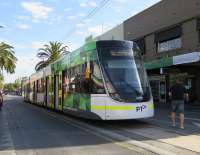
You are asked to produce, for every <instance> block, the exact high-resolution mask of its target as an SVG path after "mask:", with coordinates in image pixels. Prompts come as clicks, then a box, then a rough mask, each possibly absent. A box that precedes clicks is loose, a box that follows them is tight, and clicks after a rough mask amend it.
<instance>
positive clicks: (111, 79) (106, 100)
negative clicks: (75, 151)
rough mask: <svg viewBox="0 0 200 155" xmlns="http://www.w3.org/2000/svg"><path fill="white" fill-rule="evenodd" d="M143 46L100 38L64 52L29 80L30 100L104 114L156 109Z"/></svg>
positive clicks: (116, 116) (129, 115)
mask: <svg viewBox="0 0 200 155" xmlns="http://www.w3.org/2000/svg"><path fill="white" fill-rule="evenodd" d="M139 53H140V51H139V48H138V46H137V45H136V44H135V43H134V42H130V41H113V40H112V41H94V42H89V43H86V44H85V45H84V46H82V47H81V48H79V49H77V50H75V51H74V52H71V53H69V54H67V55H63V56H62V58H60V59H59V60H57V61H56V62H54V63H53V64H51V65H49V66H47V67H46V68H44V69H43V70H41V71H39V72H37V73H35V74H33V75H32V76H30V78H29V79H28V80H27V81H26V82H25V83H24V91H25V92H24V93H23V94H25V96H24V98H25V100H26V101H29V102H31V103H34V104H39V105H41V106H44V107H47V108H50V109H54V110H58V111H62V112H64V113H69V114H72V115H76V116H80V117H84V118H89V119H102V120H120V119H139V118H147V117H152V116H153V115H154V104H153V99H152V95H151V90H150V86H149V83H148V79H147V75H146V71H145V68H144V65H143V62H142V60H141V57H140V55H139Z"/></svg>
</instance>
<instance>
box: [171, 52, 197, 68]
mask: <svg viewBox="0 0 200 155" xmlns="http://www.w3.org/2000/svg"><path fill="white" fill-rule="evenodd" d="M198 61H200V52H192V53H187V54H183V55H178V56H174V57H173V65H179V64H186V63H193V62H198Z"/></svg>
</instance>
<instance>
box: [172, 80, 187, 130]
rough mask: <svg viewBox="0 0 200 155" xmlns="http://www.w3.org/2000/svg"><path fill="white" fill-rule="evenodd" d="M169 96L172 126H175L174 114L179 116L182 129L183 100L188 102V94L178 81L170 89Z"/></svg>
mask: <svg viewBox="0 0 200 155" xmlns="http://www.w3.org/2000/svg"><path fill="white" fill-rule="evenodd" d="M169 96H170V98H171V105H172V113H171V118H172V126H173V127H175V126H176V113H177V112H178V113H179V115H180V128H181V129H184V100H185V99H186V100H188V93H187V91H186V88H185V87H184V85H183V83H182V81H181V80H180V79H178V80H176V84H175V85H173V86H172V87H171V88H170V92H169Z"/></svg>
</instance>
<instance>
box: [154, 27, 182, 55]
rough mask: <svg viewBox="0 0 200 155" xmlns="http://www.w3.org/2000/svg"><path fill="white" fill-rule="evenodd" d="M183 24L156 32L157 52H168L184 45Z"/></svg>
mask: <svg viewBox="0 0 200 155" xmlns="http://www.w3.org/2000/svg"><path fill="white" fill-rule="evenodd" d="M181 35H182V28H181V25H179V26H176V27H173V28H171V29H168V30H165V31H162V32H158V33H156V34H155V43H156V46H157V52H166V51H171V50H175V49H179V48H181V47H182V41H181Z"/></svg>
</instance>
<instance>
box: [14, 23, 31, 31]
mask: <svg viewBox="0 0 200 155" xmlns="http://www.w3.org/2000/svg"><path fill="white" fill-rule="evenodd" d="M17 27H18V28H19V29H23V30H26V29H29V28H30V26H29V25H27V24H19V25H17Z"/></svg>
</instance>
